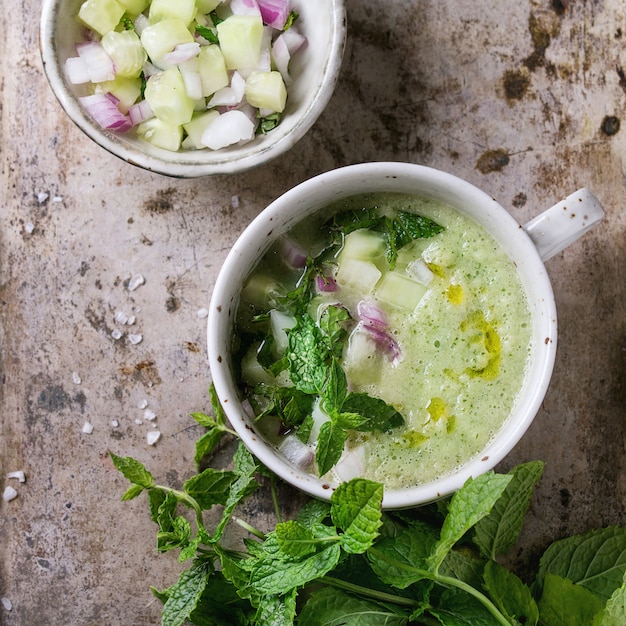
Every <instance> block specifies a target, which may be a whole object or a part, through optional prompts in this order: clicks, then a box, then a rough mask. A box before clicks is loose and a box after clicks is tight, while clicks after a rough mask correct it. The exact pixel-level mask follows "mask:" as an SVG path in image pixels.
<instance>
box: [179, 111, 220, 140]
mask: <svg viewBox="0 0 626 626" xmlns="http://www.w3.org/2000/svg"><path fill="white" fill-rule="evenodd" d="M218 116H219V113H218V112H217V111H203V112H202V113H194V115H193V117H192V118H191V121H190V122H188V123H187V124H183V130H184V131H185V132H186V133H187V139H185V147H187V148H193V149H196V150H197V149H200V148H204V145H203V144H202V135H203V133H204V131H205V130H206V128H207V126H208V125H209V124H210V123H211V122H212V121H213V120H214V119H216V118H217V117H218Z"/></svg>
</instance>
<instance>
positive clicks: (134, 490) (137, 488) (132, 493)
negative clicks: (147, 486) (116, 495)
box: [122, 485, 144, 501]
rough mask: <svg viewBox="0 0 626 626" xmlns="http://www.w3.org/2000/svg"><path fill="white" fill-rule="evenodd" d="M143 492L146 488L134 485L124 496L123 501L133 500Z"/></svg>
mask: <svg viewBox="0 0 626 626" xmlns="http://www.w3.org/2000/svg"><path fill="white" fill-rule="evenodd" d="M143 491H144V487H142V486H141V485H132V486H131V487H129V488H128V490H127V491H126V492H125V493H124V495H122V501H126V500H133V499H134V498H136V497H137V496H138V495H139V494H140V493H142V492H143Z"/></svg>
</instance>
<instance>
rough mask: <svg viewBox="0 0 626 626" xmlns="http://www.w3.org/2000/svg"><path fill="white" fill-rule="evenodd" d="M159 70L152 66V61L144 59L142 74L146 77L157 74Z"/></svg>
mask: <svg viewBox="0 0 626 626" xmlns="http://www.w3.org/2000/svg"><path fill="white" fill-rule="evenodd" d="M160 71H161V70H160V69H159V68H158V67H156V66H154V65H153V64H152V63H150V61H146V62H145V63H144V64H143V75H144V76H145V77H146V79H148V78H150V76H154V75H155V74H158V73H159V72H160Z"/></svg>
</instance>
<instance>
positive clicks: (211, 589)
mask: <svg viewBox="0 0 626 626" xmlns="http://www.w3.org/2000/svg"><path fill="white" fill-rule="evenodd" d="M250 608H251V607H250V604H249V603H248V602H247V601H246V600H242V599H241V598H240V597H239V596H238V595H237V590H236V589H235V587H234V586H233V585H232V584H230V582H229V581H228V580H226V579H225V578H224V576H223V575H222V574H221V573H220V572H212V573H211V574H210V576H209V577H208V580H207V584H206V587H205V588H204V590H203V592H202V596H201V597H200V600H199V601H198V604H197V605H196V608H195V609H194V610H193V611H192V613H191V615H190V616H189V621H190V623H192V624H194V626H222V625H223V624H228V626H249V624H250V619H249V613H250Z"/></svg>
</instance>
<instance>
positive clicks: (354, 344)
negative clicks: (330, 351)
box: [344, 326, 383, 385]
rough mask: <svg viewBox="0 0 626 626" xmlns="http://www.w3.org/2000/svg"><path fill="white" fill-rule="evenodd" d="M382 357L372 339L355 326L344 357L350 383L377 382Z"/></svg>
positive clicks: (364, 383)
mask: <svg viewBox="0 0 626 626" xmlns="http://www.w3.org/2000/svg"><path fill="white" fill-rule="evenodd" d="M382 355H383V353H382V351H381V350H379V348H378V346H377V345H376V342H375V341H374V339H372V337H371V336H370V335H369V334H368V333H367V332H365V331H363V330H361V329H360V328H359V327H358V326H357V328H355V329H354V331H352V334H351V335H350V338H349V340H348V348H347V350H346V353H345V355H344V358H345V367H346V374H347V376H348V377H349V379H350V381H351V382H352V383H353V384H356V385H367V384H371V383H375V382H377V381H378V380H379V379H380V375H381V366H382V358H383V356H382Z"/></svg>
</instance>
